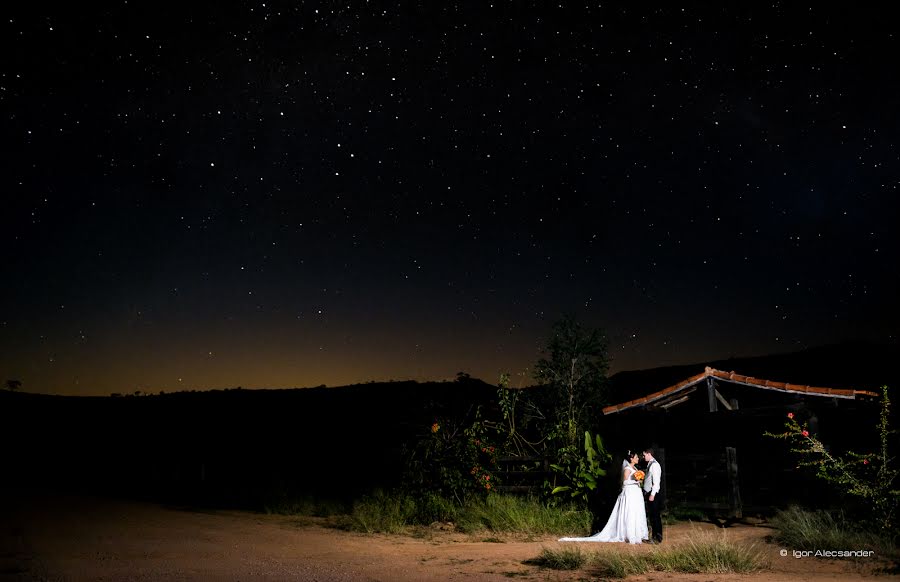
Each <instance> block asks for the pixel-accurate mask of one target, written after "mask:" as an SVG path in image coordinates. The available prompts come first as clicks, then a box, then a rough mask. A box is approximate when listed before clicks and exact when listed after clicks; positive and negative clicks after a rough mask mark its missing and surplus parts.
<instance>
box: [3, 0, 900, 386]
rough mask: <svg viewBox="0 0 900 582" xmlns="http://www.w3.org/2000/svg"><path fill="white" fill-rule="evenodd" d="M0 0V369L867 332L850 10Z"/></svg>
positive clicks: (674, 351) (393, 367) (884, 126)
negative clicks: (565, 319)
mask: <svg viewBox="0 0 900 582" xmlns="http://www.w3.org/2000/svg"><path fill="white" fill-rule="evenodd" d="M54 4H55V3H50V4H45V3H37V2H28V3H15V6H13V7H6V8H4V9H3V14H2V16H3V19H2V22H0V48H2V55H3V56H2V57H0V123H2V132H0V148H2V156H0V164H2V171H0V191H2V198H0V216H2V223H3V228H2V230H0V242H2V253H0V257H2V263H0V264H2V267H3V271H4V274H5V281H4V284H3V285H2V286H0V376H2V378H0V379H2V380H5V379H18V380H20V381H22V383H23V384H22V388H23V390H25V391H29V392H43V393H53V394H72V395H93V394H99V395H102V394H109V393H110V392H124V393H131V392H133V391H135V390H141V391H142V392H145V393H146V392H153V393H155V392H158V391H160V390H165V391H177V390H189V389H207V388H226V387H235V386H243V387H245V388H266V387H271V388H277V387H301V386H314V385H319V384H327V385H329V386H332V385H344V384H351V383H359V382H367V381H372V380H374V381H383V380H389V379H397V380H399V379H415V380H442V379H452V378H454V377H455V376H456V373H457V372H460V371H464V372H467V373H469V374H471V375H472V376H474V377H479V378H482V379H484V380H486V381H488V382H492V383H495V382H496V381H497V379H498V377H499V373H500V372H509V373H511V374H512V378H513V379H512V384H513V385H529V384H531V383H532V379H531V374H532V367H533V365H534V362H535V361H536V359H537V358H538V357H539V350H540V348H541V346H542V345H543V344H544V343H545V340H546V337H547V335H548V333H549V330H550V326H551V324H552V323H553V322H554V321H555V320H557V319H558V318H559V317H560V315H561V314H563V313H565V312H569V313H574V314H575V315H576V316H577V317H578V319H579V320H580V321H581V322H582V323H583V324H585V325H588V326H595V327H600V328H602V329H603V330H604V331H605V332H606V334H607V335H608V338H609V342H610V343H609V349H610V355H611V356H612V358H613V361H612V372H616V371H621V370H629V369H640V368H648V367H656V366H663V365H671V364H683V363H692V362H699V361H704V360H712V359H717V358H723V357H730V356H749V355H761V354H767V353H783V352H787V351H794V350H799V349H803V348H806V347H812V346H817V345H821V344H824V343H831V342H836V341H842V340H847V339H868V340H873V341H878V342H896V338H897V332H898V319H897V317H896V315H894V311H896V310H895V308H894V307H895V304H896V298H897V296H898V277H897V267H896V265H897V262H898V257H897V254H898V252H897V249H898V247H900V245H898V244H897V243H898V240H897V233H896V229H895V226H896V224H897V218H898V206H897V198H898V195H900V192H898V183H900V160H898V156H900V149H898V146H900V143H898V140H900V133H898V129H900V119H898V76H900V73H898V68H897V67H896V63H892V62H891V61H890V60H889V56H890V55H895V54H898V50H897V48H898V47H897V38H896V33H895V32H893V31H892V30H891V29H890V27H889V26H888V22H889V20H888V19H886V18H884V17H883V16H884V15H881V16H879V15H878V14H877V13H871V12H866V13H863V12H862V11H860V12H859V13H855V12H849V11H848V10H847V9H842V10H837V9H833V8H826V7H825V6H820V5H819V3H809V5H802V6H800V5H797V6H788V3H784V4H783V3H779V2H776V3H770V4H768V5H766V6H748V7H742V8H734V7H726V6H718V5H717V6H709V7H697V6H693V5H692V3H690V4H685V5H675V4H671V3H667V4H666V5H665V7H654V6H653V5H646V4H637V5H635V4H633V3H620V4H616V3H596V2H587V3H585V2H581V3H569V2H562V3H544V2H515V3H502V2H496V3H493V4H492V3H490V2H450V3H445V2H434V3H431V2H417V3H413V2H396V1H394V2H377V1H365V2H363V1H360V2H345V3H338V2H325V3H307V2H285V3H270V2H234V3H206V4H204V3H202V2H196V3H195V2H189V3H182V4H178V5H175V4H171V5H167V4H166V3H162V4H161V3H158V2H138V1H136V0H129V1H127V2H126V1H123V0H119V1H117V2H109V3H102V5H101V6H97V7H94V3H88V5H84V4H83V3H72V6H69V7H58V6H57V7H54Z"/></svg>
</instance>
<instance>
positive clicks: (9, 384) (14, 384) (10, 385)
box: [6, 380, 22, 392]
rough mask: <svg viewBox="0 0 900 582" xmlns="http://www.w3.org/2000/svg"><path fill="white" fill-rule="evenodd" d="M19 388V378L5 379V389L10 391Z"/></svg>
mask: <svg viewBox="0 0 900 582" xmlns="http://www.w3.org/2000/svg"><path fill="white" fill-rule="evenodd" d="M20 388H22V381H21V380H7V381H6V389H7V390H9V391H11V392H15V391H16V390H19V389H20Z"/></svg>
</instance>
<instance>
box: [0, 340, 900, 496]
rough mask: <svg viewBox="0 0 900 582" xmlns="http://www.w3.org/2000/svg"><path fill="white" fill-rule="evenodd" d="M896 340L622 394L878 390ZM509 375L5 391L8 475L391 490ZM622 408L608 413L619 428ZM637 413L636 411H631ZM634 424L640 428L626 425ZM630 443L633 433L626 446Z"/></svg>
mask: <svg viewBox="0 0 900 582" xmlns="http://www.w3.org/2000/svg"><path fill="white" fill-rule="evenodd" d="M897 359H898V358H897V349H896V346H886V345H877V344H865V343H852V344H840V345H834V346H824V347H819V348H812V349H809V350H804V351H801V352H796V353H790V354H777V355H770V356H764V357H751V358H733V359H728V360H718V361H711V362H700V363H697V364H693V365H685V366H670V367H664V368H654V369H649V370H641V371H630V372H621V373H619V374H616V375H614V376H613V377H612V378H611V379H610V384H611V393H610V395H609V400H610V402H621V401H624V400H629V399H631V398H634V397H635V396H641V395H645V394H647V393H650V392H654V391H657V390H661V389H663V388H665V387H667V386H670V385H672V384H674V383H676V382H679V381H681V380H683V379H685V378H687V377H689V376H692V375H694V374H697V373H700V372H702V371H703V369H704V367H705V366H707V365H709V366H712V367H714V368H718V369H721V370H726V371H731V370H733V371H735V372H738V373H740V374H747V375H751V376H755V377H758V378H766V379H770V380H778V381H787V382H792V383H797V384H809V385H815V386H829V387H838V388H845V387H852V388H861V389H874V390H877V389H878V387H880V386H881V385H883V384H888V385H891V386H896V385H897V383H896V380H897V374H896V371H895V369H894V368H893V367H892V366H893V363H894V362H896V361H897ZM495 396H496V386H493V385H491V384H487V383H485V382H483V381H481V380H477V379H472V378H461V379H460V380H459V381H456V382H426V383H417V382H387V383H369V384H358V385H353V386H344V387H334V388H325V387H318V388H302V389H287V390H285V389H273V390H264V389H263V390H245V389H228V390H211V391H202V392H178V393H171V394H161V395H145V396H124V397H67V396H48V395H40V394H29V393H19V392H8V391H2V392H0V439H2V442H3V443H4V455H3V457H2V467H0V469H2V473H3V475H4V479H5V482H4V485H7V486H10V485H11V486H29V485H49V486H54V487H63V488H80V489H84V490H89V491H92V492H116V493H119V494H122V495H129V496H147V497H153V498H156V499H159V498H163V499H172V500H185V499H188V500H194V501H196V500H203V501H204V502H207V503H212V504H217V505H228V504H233V505H245V506H246V505H257V506H258V505H259V503H261V500H264V499H268V498H271V497H272V496H273V495H276V496H277V495H278V494H280V493H279V492H281V493H285V494H287V493H290V492H293V493H296V492H297V491H307V492H310V493H313V494H322V493H326V494H329V495H343V494H345V495H354V494H356V493H358V492H361V491H367V490H371V489H372V488H375V487H390V486H391V485H393V484H395V483H396V482H397V480H398V479H399V477H400V475H401V474H402V472H403V466H402V463H403V457H402V455H401V451H402V449H403V446H404V445H405V444H407V443H410V442H413V441H414V440H415V439H416V438H417V437H418V436H421V435H424V434H428V430H429V428H430V426H431V423H433V422H434V421H435V420H442V419H446V418H454V417H456V418H459V417H461V416H465V415H466V414H467V413H471V412H472V411H473V410H474V408H475V407H476V406H477V405H479V404H486V405H489V406H492V405H493V403H494V402H495ZM616 420H617V419H612V418H606V419H604V423H605V425H604V426H605V427H606V429H605V430H606V433H608V434H609V435H610V438H614V437H615V436H616V434H617V433H618V432H619V431H617V429H616V428H615V421H616ZM618 420H625V419H618ZM622 432H623V433H624V432H628V431H624V430H623V431H622ZM626 444H628V445H630V444H631V443H626Z"/></svg>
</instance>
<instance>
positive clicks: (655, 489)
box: [644, 448, 662, 544]
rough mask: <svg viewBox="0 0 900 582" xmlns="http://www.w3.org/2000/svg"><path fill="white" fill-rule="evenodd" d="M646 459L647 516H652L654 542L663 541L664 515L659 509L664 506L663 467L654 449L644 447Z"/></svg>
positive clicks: (645, 489)
mask: <svg viewBox="0 0 900 582" xmlns="http://www.w3.org/2000/svg"><path fill="white" fill-rule="evenodd" d="M644 461H645V462H646V463H647V476H646V477H644V499H646V501H647V517H649V518H650V530H651V531H652V535H653V543H656V544H660V543H662V517H660V515H659V511H660V509H661V506H662V498H661V496H660V493H659V488H660V485H661V483H662V482H661V479H662V469H661V468H660V466H659V463H658V462H657V460H656V459H654V458H653V449H652V448H646V449H644Z"/></svg>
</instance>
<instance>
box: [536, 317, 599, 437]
mask: <svg viewBox="0 0 900 582" xmlns="http://www.w3.org/2000/svg"><path fill="white" fill-rule="evenodd" d="M544 351H545V352H546V354H547V357H544V358H541V359H540V360H538V362H537V364H536V366H535V379H536V380H537V381H538V383H540V384H541V385H543V386H547V387H549V388H550V392H551V393H552V395H553V402H554V405H553V420H554V421H555V422H556V429H557V431H559V433H561V434H560V435H559V436H561V437H562V439H563V442H564V445H563V446H564V447H569V448H577V445H578V440H579V435H580V434H582V432H583V431H584V429H585V428H586V427H585V426H584V425H585V424H586V423H585V422H584V413H585V410H586V409H587V408H588V407H589V406H590V405H591V404H599V402H600V400H601V397H602V393H603V390H604V388H605V386H606V372H607V370H609V357H608V355H607V346H606V338H605V336H604V335H603V333H602V332H601V331H600V330H599V329H585V328H584V327H582V326H581V325H580V324H579V323H578V322H577V321H576V320H575V318H574V317H573V316H571V315H566V316H564V317H563V318H562V319H560V320H559V321H557V322H556V323H555V324H553V331H552V335H551V336H550V339H549V341H548V342H547V347H546V348H545V350H544Z"/></svg>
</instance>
